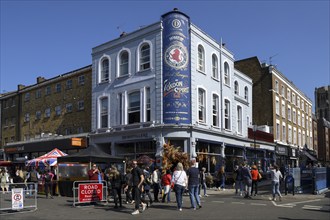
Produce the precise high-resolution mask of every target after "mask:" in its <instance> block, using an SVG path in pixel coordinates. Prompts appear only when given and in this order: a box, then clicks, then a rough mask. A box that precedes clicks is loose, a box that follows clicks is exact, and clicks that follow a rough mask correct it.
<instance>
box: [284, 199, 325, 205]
mask: <svg viewBox="0 0 330 220" xmlns="http://www.w3.org/2000/svg"><path fill="white" fill-rule="evenodd" d="M317 201H321V199H313V200H307V201H301V202H290V203H287V204H288V205H296V204H300V203H309V202H317Z"/></svg>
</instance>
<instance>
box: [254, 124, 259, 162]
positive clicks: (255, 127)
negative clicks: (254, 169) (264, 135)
mask: <svg viewBox="0 0 330 220" xmlns="http://www.w3.org/2000/svg"><path fill="white" fill-rule="evenodd" d="M257 129H258V126H257V125H253V144H254V164H255V165H256V166H257V151H256V148H257V145H256V131H257Z"/></svg>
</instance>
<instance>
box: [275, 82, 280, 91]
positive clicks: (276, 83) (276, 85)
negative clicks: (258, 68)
mask: <svg viewBox="0 0 330 220" xmlns="http://www.w3.org/2000/svg"><path fill="white" fill-rule="evenodd" d="M278 90H279V88H278V81H277V80H275V92H277V93H278Z"/></svg>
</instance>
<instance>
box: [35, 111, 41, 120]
mask: <svg viewBox="0 0 330 220" xmlns="http://www.w3.org/2000/svg"><path fill="white" fill-rule="evenodd" d="M40 119H41V111H36V120H40Z"/></svg>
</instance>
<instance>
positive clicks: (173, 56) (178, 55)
mask: <svg viewBox="0 0 330 220" xmlns="http://www.w3.org/2000/svg"><path fill="white" fill-rule="evenodd" d="M165 62H166V63H167V64H168V65H169V66H171V67H173V68H175V69H182V68H184V67H186V66H187V64H188V51H187V48H186V47H185V46H183V45H182V44H181V43H176V44H173V45H171V46H170V47H169V48H167V50H166V52H165Z"/></svg>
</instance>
